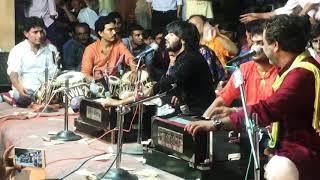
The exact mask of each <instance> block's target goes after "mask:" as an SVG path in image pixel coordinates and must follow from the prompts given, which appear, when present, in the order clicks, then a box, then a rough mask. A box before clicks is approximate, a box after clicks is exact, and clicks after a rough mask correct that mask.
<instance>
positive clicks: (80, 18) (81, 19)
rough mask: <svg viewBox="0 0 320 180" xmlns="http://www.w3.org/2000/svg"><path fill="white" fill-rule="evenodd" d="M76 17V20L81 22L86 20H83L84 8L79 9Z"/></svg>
mask: <svg viewBox="0 0 320 180" xmlns="http://www.w3.org/2000/svg"><path fill="white" fill-rule="evenodd" d="M77 19H78V21H79V22H80V23H83V22H85V21H86V20H85V17H84V10H83V9H81V10H80V12H79V14H78V17H77Z"/></svg>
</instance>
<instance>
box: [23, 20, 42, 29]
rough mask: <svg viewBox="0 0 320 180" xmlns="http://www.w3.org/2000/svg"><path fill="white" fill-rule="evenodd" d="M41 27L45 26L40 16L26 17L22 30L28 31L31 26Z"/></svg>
mask: <svg viewBox="0 0 320 180" xmlns="http://www.w3.org/2000/svg"><path fill="white" fill-rule="evenodd" d="M34 27H41V28H45V25H44V22H43V20H42V19H41V18H38V17H28V18H26V19H25V23H24V27H23V31H26V32H28V31H30V29H31V28H34Z"/></svg>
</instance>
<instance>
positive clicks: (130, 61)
mask: <svg viewBox="0 0 320 180" xmlns="http://www.w3.org/2000/svg"><path fill="white" fill-rule="evenodd" d="M115 29H116V27H115V20H114V18H112V17H109V16H102V17H100V18H99V19H98V20H97V22H96V23H95V30H96V33H97V35H98V36H99V39H98V40H97V41H96V42H94V43H92V44H90V45H89V46H88V47H86V49H85V51H84V54H83V57H82V66H81V72H82V73H84V74H85V75H86V76H87V77H88V78H89V79H98V77H93V75H94V70H102V71H103V72H105V71H106V73H107V75H115V74H116V73H117V69H118V68H117V65H118V61H119V60H120V59H122V58H123V59H124V62H125V64H127V65H129V66H130V69H131V70H133V71H134V70H135V69H136V63H135V62H134V57H133V56H132V54H131V53H130V52H129V50H128V49H127V48H126V46H125V45H124V44H123V42H122V41H121V40H120V39H118V38H117V35H116V30H115Z"/></svg>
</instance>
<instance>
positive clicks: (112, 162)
mask: <svg viewBox="0 0 320 180" xmlns="http://www.w3.org/2000/svg"><path fill="white" fill-rule="evenodd" d="M119 154H120V152H118V153H117V155H116V158H114V160H113V161H112V163H111V165H110V166H109V168H108V169H107V171H106V172H105V173H103V175H102V176H101V178H100V179H98V178H97V180H101V179H103V177H104V176H105V175H106V174H107V173H108V172H109V171H110V169H111V168H112V166H113V164H114V163H115V162H116V160H117V159H118V156H119Z"/></svg>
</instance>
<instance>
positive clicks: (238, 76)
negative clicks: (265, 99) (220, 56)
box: [233, 66, 260, 180]
mask: <svg viewBox="0 0 320 180" xmlns="http://www.w3.org/2000/svg"><path fill="white" fill-rule="evenodd" d="M233 67H234V66H233ZM235 67H236V68H235V69H236V70H235V71H234V73H233V75H234V84H235V87H236V88H237V87H239V88H240V95H241V102H242V107H243V111H244V116H245V124H246V129H247V133H248V137H249V141H250V146H251V153H252V155H253V160H254V179H255V180H260V159H259V134H258V132H259V127H258V124H257V123H256V122H257V119H255V121H254V122H252V120H250V119H249V115H248V110H247V105H246V104H247V103H246V95H245V93H244V90H245V89H244V84H243V83H244V80H243V75H242V73H241V70H240V68H239V67H238V66H235ZM254 117H255V118H256V116H254Z"/></svg>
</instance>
